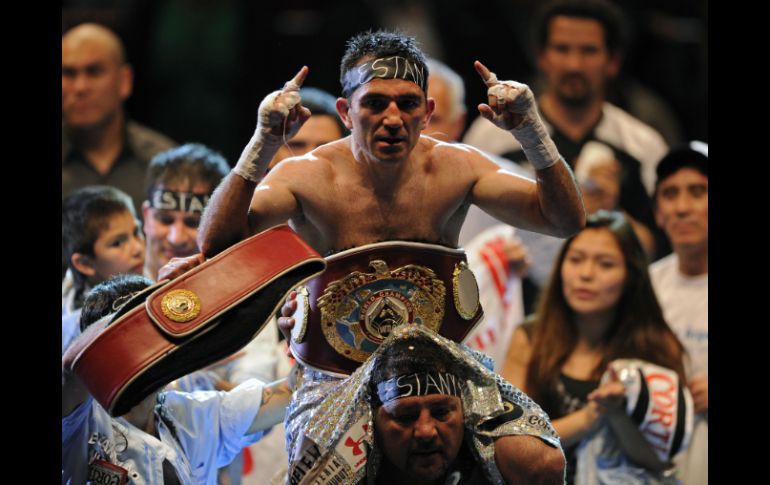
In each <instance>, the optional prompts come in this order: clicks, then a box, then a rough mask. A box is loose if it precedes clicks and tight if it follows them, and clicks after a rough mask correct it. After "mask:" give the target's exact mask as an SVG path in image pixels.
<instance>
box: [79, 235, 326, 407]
mask: <svg viewBox="0 0 770 485" xmlns="http://www.w3.org/2000/svg"><path fill="white" fill-rule="evenodd" d="M324 267H325V263H324V260H323V258H321V256H320V255H319V254H318V253H317V252H316V251H315V250H313V249H312V248H311V247H310V246H308V245H307V243H305V242H304V241H303V240H302V239H300V237H299V236H297V234H296V233H294V231H292V230H291V229H290V228H289V227H288V226H286V225H281V226H276V227H273V228H271V229H268V230H266V231H263V232H261V233H259V234H257V235H255V236H252V237H250V238H248V239H246V240H244V241H241V242H240V243H238V244H236V245H234V246H232V247H230V248H228V249H227V250H225V251H223V252H222V253H220V254H218V255H217V256H215V257H214V258H211V259H210V260H208V261H206V262H205V263H203V264H201V265H200V266H197V267H195V268H193V269H192V270H190V271H188V272H187V273H184V274H183V275H181V276H180V277H178V278H176V279H174V280H172V281H170V282H161V283H158V284H157V285H154V286H151V287H149V288H147V289H146V290H145V291H144V292H142V293H140V294H138V295H137V296H135V297H134V298H132V299H131V300H130V301H129V302H128V303H127V304H126V305H125V306H124V307H123V308H121V310H120V311H119V312H117V313H116V314H115V316H114V317H113V318H112V322H111V323H110V324H109V326H107V328H105V329H104V330H103V331H102V332H101V333H100V334H99V335H98V336H97V337H95V338H94V339H93V340H92V341H91V342H90V343H89V344H88V345H87V346H86V347H85V348H84V349H83V350H82V351H81V352H80V354H78V355H77V357H76V358H75V360H74V362H73V365H72V369H73V371H74V372H75V374H77V375H78V377H80V379H81V380H82V381H83V382H84V383H85V385H86V387H87V388H88V390H89V391H90V393H91V395H93V396H94V398H95V399H96V400H97V401H98V402H99V403H100V404H101V405H102V406H103V407H104V408H105V409H106V410H107V411H109V413H110V414H111V415H113V416H121V415H123V414H125V413H126V412H128V411H129V410H130V409H131V408H132V407H133V406H135V405H136V404H138V403H139V402H140V401H141V400H142V399H144V398H145V397H146V396H148V395H150V394H151V393H152V392H155V391H157V390H158V389H159V388H161V387H162V386H164V385H166V384H168V383H169V382H171V381H173V380H174V379H177V378H179V377H181V376H184V375H186V374H189V373H190V372H192V371H195V370H197V369H200V368H201V367H204V366H206V365H209V364H212V363H214V362H217V361H219V360H221V359H222V358H224V357H227V356H229V355H231V354H233V353H234V352H236V351H237V350H239V349H241V348H242V347H244V346H245V345H246V344H247V343H249V342H250V341H251V340H252V339H253V338H254V336H255V335H257V334H258V333H259V332H260V330H262V328H263V327H264V325H265V324H266V323H267V322H268V321H269V320H270V317H271V316H272V315H273V313H274V312H275V310H276V309H277V308H278V307H279V306H280V305H282V304H283V302H284V299H285V298H286V295H287V293H288V292H289V291H291V289H292V288H294V287H295V286H297V285H298V284H301V283H302V282H304V281H306V280H308V279H309V278H312V277H313V276H314V275H316V274H318V273H319V272H321V271H323V269H324Z"/></svg>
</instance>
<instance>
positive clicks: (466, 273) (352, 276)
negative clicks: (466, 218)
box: [290, 241, 482, 375]
mask: <svg viewBox="0 0 770 485" xmlns="http://www.w3.org/2000/svg"><path fill="white" fill-rule="evenodd" d="M326 263H327V268H326V271H324V272H323V273H322V274H321V275H319V276H318V277H316V278H314V279H312V280H310V281H309V282H308V283H307V284H306V285H305V286H302V287H300V288H299V289H298V294H297V311H296V312H295V314H294V320H295V325H294V328H293V329H292V336H291V341H290V345H291V350H292V353H293V354H294V357H295V358H296V359H297V360H298V361H300V362H301V363H302V364H304V365H306V366H308V367H311V368H314V369H318V370H322V371H324V372H327V373H330V374H334V375H348V374H350V373H352V372H353V371H354V370H356V369H357V368H358V366H359V365H361V363H362V362H364V361H365V360H366V358H367V357H369V355H370V354H371V353H372V352H373V351H374V350H375V349H376V348H377V347H378V346H379V345H380V343H381V342H382V341H383V340H384V339H385V337H387V335H388V334H389V333H390V330H391V329H392V328H394V327H396V326H397V325H399V324H401V323H415V324H421V325H426V326H427V327H428V328H430V329H431V330H433V331H435V332H437V333H439V334H440V335H443V336H444V337H447V338H449V339H451V340H454V341H456V342H461V341H462V340H463V338H465V336H466V335H468V334H469V333H470V331H471V330H472V329H473V327H475V326H476V324H477V323H478V322H479V319H480V318H481V316H482V310H481V306H480V305H479V290H478V286H477V285H476V279H475V277H474V276H473V273H472V272H471V270H470V269H469V268H468V265H467V261H466V259H465V253H464V252H463V251H462V250H459V249H451V248H447V247H444V246H438V245H434V244H423V243H413V242H406V241H389V242H384V243H376V244H369V245H366V246H361V247H358V248H353V249H350V250H347V251H343V252H341V253H337V254H334V255H333V256H330V257H328V258H327V259H326Z"/></svg>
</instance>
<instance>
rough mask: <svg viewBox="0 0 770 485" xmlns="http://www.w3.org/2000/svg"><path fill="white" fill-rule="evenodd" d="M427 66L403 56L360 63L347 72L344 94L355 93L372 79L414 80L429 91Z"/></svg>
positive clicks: (421, 87) (346, 95)
mask: <svg viewBox="0 0 770 485" xmlns="http://www.w3.org/2000/svg"><path fill="white" fill-rule="evenodd" d="M425 74H426V73H425V68H424V67H423V66H421V65H419V64H417V63H416V62H414V61H410V60H409V59H407V58H405V57H401V56H391V57H380V58H378V59H373V60H371V61H367V62H364V63H363V64H359V65H357V66H356V67H354V68H353V69H351V70H349V71H348V72H347V73H346V74H345V83H344V85H343V87H342V94H343V96H345V97H346V98H347V97H349V96H350V95H351V94H353V91H355V90H356V89H358V88H359V86H361V85H362V84H366V83H368V82H369V81H371V80H372V79H375V78H380V79H403V80H405V81H412V82H413V83H415V84H417V85H418V86H420V89H422V90H423V91H425V92H427V90H428V77H427V76H426V75H425Z"/></svg>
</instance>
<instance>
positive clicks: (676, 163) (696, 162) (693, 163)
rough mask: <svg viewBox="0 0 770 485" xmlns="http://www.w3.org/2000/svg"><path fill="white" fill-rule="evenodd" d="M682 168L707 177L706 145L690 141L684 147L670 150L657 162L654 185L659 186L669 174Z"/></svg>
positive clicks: (707, 151)
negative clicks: (693, 170) (692, 169)
mask: <svg viewBox="0 0 770 485" xmlns="http://www.w3.org/2000/svg"><path fill="white" fill-rule="evenodd" d="M684 167H690V168H694V169H695V170H697V171H699V172H700V173H702V174H703V175H705V176H706V177H708V175H709V146H708V143H703V142H702V141H691V142H690V143H687V144H685V145H678V146H675V147H673V148H671V150H669V152H668V153H667V154H666V156H665V157H663V158H662V159H661V161H660V162H658V166H657V168H656V169H655V173H656V174H657V178H656V181H655V184H656V185H657V184H659V183H660V182H661V181H663V180H664V179H666V178H667V177H669V176H670V175H671V174H673V173H674V172H676V171H677V170H679V169H681V168H684Z"/></svg>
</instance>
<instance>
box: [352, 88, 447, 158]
mask: <svg viewBox="0 0 770 485" xmlns="http://www.w3.org/2000/svg"><path fill="white" fill-rule="evenodd" d="M433 108H434V103H433V100H432V99H430V100H426V98H425V93H424V92H423V91H422V89H421V88H420V87H419V86H418V85H417V84H415V83H413V82H411V81H404V80H402V79H379V78H378V79H373V80H372V81H370V82H368V83H366V84H363V85H361V86H360V87H359V88H358V89H356V90H355V91H354V92H353V94H352V95H351V96H350V98H349V100H346V99H344V98H340V99H339V100H338V102H337V109H338V111H339V112H340V116H341V117H342V120H343V122H344V123H345V125H346V126H347V127H348V128H349V129H350V130H351V131H352V135H353V139H354V141H355V145H356V147H357V148H358V149H359V150H362V151H363V152H364V153H362V155H364V156H365V157H366V158H368V159H370V160H373V161H380V162H385V163H398V162H403V161H405V160H406V159H407V158H408V157H409V154H410V153H411V151H412V149H413V148H414V147H415V145H417V141H418V140H419V138H420V132H421V131H422V130H423V128H425V126H426V125H427V123H428V121H429V119H430V115H431V114H432V113H433ZM354 155H358V154H357V153H356V152H355V151H354Z"/></svg>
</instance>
